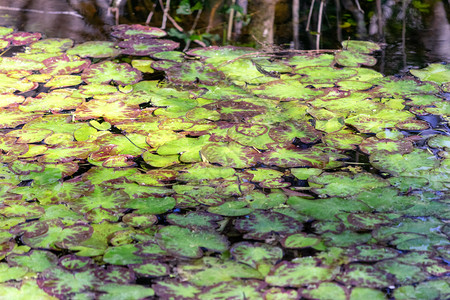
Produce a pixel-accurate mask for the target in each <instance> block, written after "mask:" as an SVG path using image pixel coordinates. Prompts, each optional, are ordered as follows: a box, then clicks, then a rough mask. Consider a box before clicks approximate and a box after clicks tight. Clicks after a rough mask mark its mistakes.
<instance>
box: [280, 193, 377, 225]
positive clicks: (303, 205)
mask: <svg viewBox="0 0 450 300" xmlns="http://www.w3.org/2000/svg"><path fill="white" fill-rule="evenodd" d="M288 204H289V205H291V206H292V207H293V208H294V209H295V210H297V211H299V212H300V213H302V214H305V215H307V216H312V217H314V218H316V219H319V220H334V221H337V220H339V219H338V218H337V217H336V216H335V215H336V214H338V213H339V212H352V211H353V212H359V211H370V208H369V207H368V206H367V205H365V204H364V203H362V202H359V201H354V200H347V199H342V198H326V199H318V200H307V199H303V198H300V197H290V198H289V200H288Z"/></svg>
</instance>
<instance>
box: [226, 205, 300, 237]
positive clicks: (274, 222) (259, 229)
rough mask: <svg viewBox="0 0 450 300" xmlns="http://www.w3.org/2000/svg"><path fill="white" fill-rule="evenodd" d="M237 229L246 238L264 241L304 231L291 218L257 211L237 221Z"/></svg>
mask: <svg viewBox="0 0 450 300" xmlns="http://www.w3.org/2000/svg"><path fill="white" fill-rule="evenodd" d="M235 226H236V229H238V230H239V231H243V232H245V234H244V238H246V239H257V240H264V239H266V238H268V237H270V236H273V235H277V236H278V235H286V234H289V233H296V232H299V231H301V230H302V228H303V226H302V224H301V223H299V222H297V221H296V220H294V219H293V218H291V217H288V216H286V215H282V214H280V213H276V212H263V211H256V212H253V213H251V214H250V215H249V216H248V217H246V218H241V219H239V220H237V221H236V224H235Z"/></svg>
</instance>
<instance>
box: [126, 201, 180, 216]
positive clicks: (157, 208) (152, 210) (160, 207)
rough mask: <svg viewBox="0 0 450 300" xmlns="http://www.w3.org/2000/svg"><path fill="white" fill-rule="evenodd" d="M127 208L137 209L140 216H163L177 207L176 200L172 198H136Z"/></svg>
mask: <svg viewBox="0 0 450 300" xmlns="http://www.w3.org/2000/svg"><path fill="white" fill-rule="evenodd" d="M127 207H129V208H133V209H137V212H138V213H140V214H155V215H156V214H162V213H165V212H167V211H168V210H171V209H172V208H174V207H175V199H174V198H172V197H165V198H157V197H146V198H135V199H133V200H131V201H129V202H128V203H127Z"/></svg>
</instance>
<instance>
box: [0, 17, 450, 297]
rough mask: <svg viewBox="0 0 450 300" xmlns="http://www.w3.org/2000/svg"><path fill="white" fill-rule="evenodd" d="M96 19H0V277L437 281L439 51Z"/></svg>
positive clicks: (298, 288) (287, 289)
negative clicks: (408, 65) (38, 23)
mask: <svg viewBox="0 0 450 300" xmlns="http://www.w3.org/2000/svg"><path fill="white" fill-rule="evenodd" d="M111 34H112V36H113V37H114V38H115V40H114V41H91V42H86V43H82V44H78V45H74V43H73V41H71V40H70V39H41V35H40V34H38V33H26V32H20V31H14V30H13V29H10V28H6V27H0V48H2V49H8V48H10V47H17V46H19V47H17V48H13V49H14V51H9V52H8V53H11V55H10V56H9V57H2V58H1V61H0V65H1V67H0V107H1V109H0V129H1V132H0V150H1V152H2V155H1V162H2V164H1V165H0V199H1V200H0V257H1V258H4V260H3V262H2V263H1V264H0V270H1V272H0V273H1V274H2V275H1V276H0V282H1V283H0V294H1V295H3V296H4V297H6V298H8V299H19V298H26V297H29V295H34V296H35V298H36V299H37V298H39V299H58V298H59V299H64V298H67V297H71V298H88V299H94V298H95V299H117V298H121V297H122V298H123V297H124V295H126V297H127V299H143V298H146V297H153V296H156V297H158V298H161V299H192V298H196V299H197V298H198V299H212V298H217V297H222V298H227V299H228V298H233V299H234V298H236V299H238V298H239V299H281V298H283V299H296V298H299V297H303V298H308V299H309V298H311V299H312V298H314V299H316V298H317V299H328V298H333V299H386V298H387V296H386V295H385V293H386V292H388V293H389V295H393V296H394V297H395V298H396V299H413V298H417V299H419V298H420V299H421V298H427V297H428V298H430V299H446V298H449V297H450V288H449V285H448V283H447V281H445V279H446V278H445V276H446V275H447V274H448V264H447V262H448V260H449V257H448V247H449V240H448V224H446V220H447V219H448V218H450V215H449V214H448V201H447V198H448V191H449V188H450V185H449V182H450V172H449V170H450V162H449V158H448V157H449V155H448V151H449V140H448V128H447V127H446V126H447V125H446V123H448V115H449V113H448V111H449V105H448V103H446V100H445V99H446V97H448V95H447V94H446V93H448V86H449V84H450V82H449V78H450V75H449V74H450V70H449V68H448V67H447V66H446V65H441V64H432V65H430V66H429V67H427V68H424V69H422V70H411V72H410V73H411V74H412V75H414V76H415V77H403V78H393V77H385V76H383V74H381V73H379V72H376V71H374V70H372V69H370V68H367V67H364V68H363V67H361V66H362V65H364V66H371V65H373V64H374V62H375V59H374V58H373V57H372V56H371V53H372V52H373V51H377V50H378V49H379V46H378V45H377V44H374V43H371V42H363V41H346V42H343V45H342V46H343V49H342V50H335V51H330V52H329V53H311V52H301V51H300V52H298V51H294V52H289V51H288V52H289V55H286V54H287V52H286V53H285V52H279V53H278V52H274V53H267V52H260V51H257V50H255V49H251V48H240V47H233V46H226V47H217V46H214V47H208V48H200V49H192V50H189V51H187V52H186V53H182V52H179V51H175V49H176V47H177V46H178V45H177V43H175V42H172V41H168V40H163V39H160V38H161V37H163V36H165V32H164V31H163V30H161V29H157V28H152V27H147V26H142V25H119V26H115V27H113V28H112V33H111ZM22 46H27V47H22ZM16 50H17V51H16ZM12 53H14V54H12ZM149 57H150V58H149ZM150 74H151V76H154V77H151V76H147V75H150ZM143 78H145V79H143ZM148 78H155V79H153V80H150V79H148ZM427 118H433V119H435V120H438V121H437V122H436V123H431V122H430V123H428V122H427V121H424V120H426V119H427ZM143 282H145V284H142V283H143ZM147 283H148V284H147Z"/></svg>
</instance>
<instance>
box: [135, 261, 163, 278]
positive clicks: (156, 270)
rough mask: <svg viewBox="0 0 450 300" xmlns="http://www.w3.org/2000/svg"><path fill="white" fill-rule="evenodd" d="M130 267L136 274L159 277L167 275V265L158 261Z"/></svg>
mask: <svg viewBox="0 0 450 300" xmlns="http://www.w3.org/2000/svg"><path fill="white" fill-rule="evenodd" d="M131 269H132V270H133V271H134V272H136V273H137V274H138V275H140V276H145V277H150V276H151V277H160V276H165V275H169V265H167V264H165V263H161V262H158V261H152V262H148V263H144V264H139V265H132V266H131Z"/></svg>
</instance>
